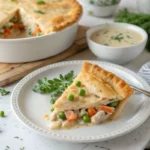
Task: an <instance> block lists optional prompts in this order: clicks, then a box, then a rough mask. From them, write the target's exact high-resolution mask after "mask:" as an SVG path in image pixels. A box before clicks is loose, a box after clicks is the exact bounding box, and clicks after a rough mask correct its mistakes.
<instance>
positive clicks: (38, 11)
mask: <svg viewBox="0 0 150 150" xmlns="http://www.w3.org/2000/svg"><path fill="white" fill-rule="evenodd" d="M34 12H35V13H38V14H45V13H44V12H43V11H41V10H35V11H34Z"/></svg>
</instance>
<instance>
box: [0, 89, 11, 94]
mask: <svg viewBox="0 0 150 150" xmlns="http://www.w3.org/2000/svg"><path fill="white" fill-rule="evenodd" d="M9 93H10V91H7V90H5V89H3V88H0V94H1V95H2V96H6V95H8V94H9Z"/></svg>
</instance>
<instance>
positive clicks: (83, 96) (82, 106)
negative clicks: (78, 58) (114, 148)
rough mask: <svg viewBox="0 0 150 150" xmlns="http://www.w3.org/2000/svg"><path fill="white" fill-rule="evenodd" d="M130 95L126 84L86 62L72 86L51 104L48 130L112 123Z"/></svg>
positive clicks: (131, 91) (129, 89)
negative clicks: (51, 110)
mask: <svg viewBox="0 0 150 150" xmlns="http://www.w3.org/2000/svg"><path fill="white" fill-rule="evenodd" d="M132 94H133V90H132V89H131V88H130V86H129V85H128V84H127V83H126V82H125V81H123V80H122V79H120V78H119V77H117V76H116V75H114V74H113V73H111V72H108V71H106V70H104V69H102V68H100V67H99V66H97V65H94V64H90V63H88V62H85V63H84V65H83V69H82V71H81V72H80V73H79V74H78V76H77V77H76V78H75V79H74V81H73V83H72V85H70V86H69V87H68V88H67V89H66V90H65V92H64V93H63V94H62V96H61V97H60V98H59V99H58V100H57V101H56V103H55V104H54V106H53V108H54V111H53V112H52V114H51V116H50V120H51V123H50V128H51V129H68V128H73V127H80V126H83V125H95V124H100V123H102V122H104V121H106V120H114V119H115V118H116V117H117V116H118V115H119V114H120V112H121V110H122V108H123V107H124V105H125V104H126V102H127V100H128V99H129V97H130V96H131V95H132Z"/></svg>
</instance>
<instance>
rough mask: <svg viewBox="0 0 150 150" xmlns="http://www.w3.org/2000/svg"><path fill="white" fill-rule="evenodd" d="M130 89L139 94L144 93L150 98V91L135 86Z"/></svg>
mask: <svg viewBox="0 0 150 150" xmlns="http://www.w3.org/2000/svg"><path fill="white" fill-rule="evenodd" d="M130 87H131V88H132V89H133V90H135V91H137V92H140V93H143V94H145V95H146V96H148V97H150V92H149V91H146V90H143V89H141V88H138V87H135V86H133V85H130Z"/></svg>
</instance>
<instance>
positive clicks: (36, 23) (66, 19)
mask: <svg viewBox="0 0 150 150" xmlns="http://www.w3.org/2000/svg"><path fill="white" fill-rule="evenodd" d="M16 11H18V12H19V15H20V19H21V22H22V23H23V24H24V25H25V27H26V28H27V29H29V28H30V30H32V33H34V31H35V30H36V28H37V27H38V28H39V32H40V35H45V34H49V33H51V32H57V31H60V30H62V29H64V28H66V27H69V26H71V25H72V24H74V23H76V22H77V21H78V20H79V18H80V17H81V15H82V7H81V5H80V4H79V3H78V2H77V1H76V0H16V1H11V0H6V1H5V2H4V1H2V0H0V16H1V17H0V26H1V25H2V24H4V23H6V22H8V21H9V20H10V19H11V18H13V17H14V16H15V15H16Z"/></svg>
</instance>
